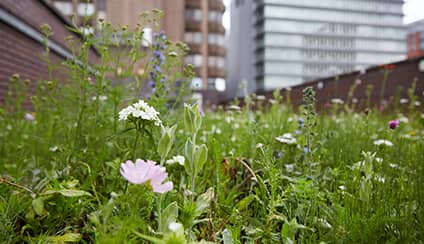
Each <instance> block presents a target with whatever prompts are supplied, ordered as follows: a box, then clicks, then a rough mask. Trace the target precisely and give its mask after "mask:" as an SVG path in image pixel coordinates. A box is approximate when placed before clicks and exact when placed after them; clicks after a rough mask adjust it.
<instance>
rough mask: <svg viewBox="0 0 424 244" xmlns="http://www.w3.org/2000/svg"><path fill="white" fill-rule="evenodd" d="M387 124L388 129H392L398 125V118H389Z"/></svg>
mask: <svg viewBox="0 0 424 244" xmlns="http://www.w3.org/2000/svg"><path fill="white" fill-rule="evenodd" d="M388 125H389V128H390V129H392V130H394V129H396V128H397V127H398V126H399V120H397V119H396V120H390V121H389V124H388Z"/></svg>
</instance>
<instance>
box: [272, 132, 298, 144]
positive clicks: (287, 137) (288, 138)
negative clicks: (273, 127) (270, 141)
mask: <svg viewBox="0 0 424 244" xmlns="http://www.w3.org/2000/svg"><path fill="white" fill-rule="evenodd" d="M275 139H276V140H277V141H279V142H281V143H284V144H289V145H292V144H296V142H297V141H296V138H294V137H293V135H292V134H290V133H285V134H284V135H282V136H279V137H276V138H275Z"/></svg>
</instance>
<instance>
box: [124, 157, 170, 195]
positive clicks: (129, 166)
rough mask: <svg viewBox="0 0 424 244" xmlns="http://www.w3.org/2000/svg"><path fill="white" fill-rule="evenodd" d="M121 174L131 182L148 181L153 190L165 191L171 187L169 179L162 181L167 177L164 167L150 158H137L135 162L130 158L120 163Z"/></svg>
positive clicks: (140, 182) (141, 182)
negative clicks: (145, 159)
mask: <svg viewBox="0 0 424 244" xmlns="http://www.w3.org/2000/svg"><path fill="white" fill-rule="evenodd" d="M121 175H122V176H123V177H124V178H125V179H126V180H128V181H129V182H130V183H133V184H143V183H146V182H149V183H150V186H151V187H152V189H153V192H157V193H165V192H168V191H170V190H172V189H173V187H174V185H173V184H172V182H171V181H167V182H166V183H164V184H162V182H163V181H164V180H165V179H166V177H168V173H166V169H165V168H164V167H161V166H159V165H156V162H154V161H151V160H147V161H144V160H141V159H137V160H136V161H135V164H134V163H133V162H132V161H131V160H127V161H126V162H125V163H121Z"/></svg>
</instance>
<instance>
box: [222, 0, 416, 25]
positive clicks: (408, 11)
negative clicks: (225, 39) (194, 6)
mask: <svg viewBox="0 0 424 244" xmlns="http://www.w3.org/2000/svg"><path fill="white" fill-rule="evenodd" d="M224 4H225V6H226V8H227V11H225V13H224V17H223V24H224V27H225V28H226V29H227V30H230V4H231V0H224ZM403 12H404V14H405V17H404V19H403V22H404V23H405V24H409V23H412V22H414V21H417V20H420V19H424V0H406V1H405V4H404V5H403Z"/></svg>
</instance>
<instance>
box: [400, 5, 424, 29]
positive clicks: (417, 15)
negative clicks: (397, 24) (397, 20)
mask: <svg viewBox="0 0 424 244" xmlns="http://www.w3.org/2000/svg"><path fill="white" fill-rule="evenodd" d="M403 12H404V14H405V18H404V19H403V22H404V23H405V24H409V23H411V22H414V21H417V20H420V19H424V0H406V3H405V5H403Z"/></svg>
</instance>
